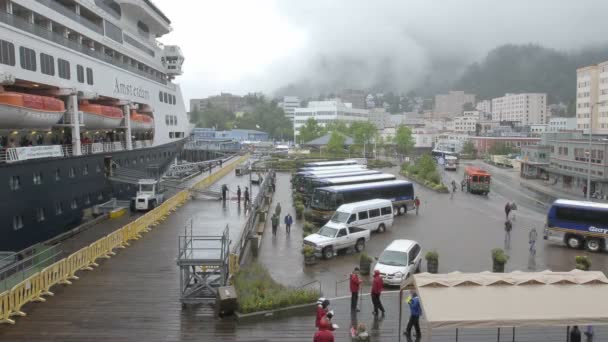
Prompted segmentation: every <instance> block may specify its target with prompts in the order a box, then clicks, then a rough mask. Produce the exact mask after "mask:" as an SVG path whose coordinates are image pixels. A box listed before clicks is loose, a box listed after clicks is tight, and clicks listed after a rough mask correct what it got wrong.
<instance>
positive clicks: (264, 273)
mask: <svg viewBox="0 0 608 342" xmlns="http://www.w3.org/2000/svg"><path fill="white" fill-rule="evenodd" d="M234 286H235V288H236V291H237V295H238V302H239V311H240V312H241V313H252V312H258V311H265V310H274V309H279V308H284V307H288V306H293V305H300V304H309V303H314V302H316V300H317V298H319V297H320V296H321V294H320V293H319V291H317V290H311V289H295V288H291V287H286V286H283V285H281V284H279V283H277V282H275V281H274V279H272V277H271V276H270V273H268V270H267V269H266V268H264V267H263V266H262V265H260V264H258V263H253V264H250V265H248V266H246V267H242V268H241V269H240V270H239V271H238V272H237V273H236V274H235V275H234Z"/></svg>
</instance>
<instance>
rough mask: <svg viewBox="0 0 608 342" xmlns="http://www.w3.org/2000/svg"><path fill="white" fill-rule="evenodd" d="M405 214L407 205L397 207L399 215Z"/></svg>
mask: <svg viewBox="0 0 608 342" xmlns="http://www.w3.org/2000/svg"><path fill="white" fill-rule="evenodd" d="M405 214H407V206H405V205H404V206H403V207H400V208H399V215H405Z"/></svg>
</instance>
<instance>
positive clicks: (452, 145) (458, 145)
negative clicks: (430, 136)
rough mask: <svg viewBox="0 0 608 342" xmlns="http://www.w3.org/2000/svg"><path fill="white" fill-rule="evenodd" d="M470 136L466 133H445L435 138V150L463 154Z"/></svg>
mask: <svg viewBox="0 0 608 342" xmlns="http://www.w3.org/2000/svg"><path fill="white" fill-rule="evenodd" d="M469 138H470V136H469V135H468V134H464V133H453V132H444V133H439V134H438V135H437V136H436V137H435V148H436V149H438V150H441V151H453V152H458V153H460V152H462V146H463V145H464V143H465V142H467V141H468V140H469Z"/></svg>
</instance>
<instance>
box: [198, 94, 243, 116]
mask: <svg viewBox="0 0 608 342" xmlns="http://www.w3.org/2000/svg"><path fill="white" fill-rule="evenodd" d="M246 104H247V102H246V100H245V98H244V97H243V96H238V95H232V94H230V93H221V94H220V95H216V96H209V97H207V98H205V99H191V100H190V111H191V112H200V111H203V110H205V108H207V107H215V108H221V109H225V110H227V111H229V112H238V111H240V110H241V109H242V108H243V107H245V106H246Z"/></svg>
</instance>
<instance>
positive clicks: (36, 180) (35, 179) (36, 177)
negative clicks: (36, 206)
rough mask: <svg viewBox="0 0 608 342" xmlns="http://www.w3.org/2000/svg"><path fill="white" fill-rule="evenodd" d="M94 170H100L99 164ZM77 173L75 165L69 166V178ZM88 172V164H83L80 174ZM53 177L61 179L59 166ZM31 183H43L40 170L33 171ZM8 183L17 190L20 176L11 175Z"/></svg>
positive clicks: (74, 176) (56, 180)
mask: <svg viewBox="0 0 608 342" xmlns="http://www.w3.org/2000/svg"><path fill="white" fill-rule="evenodd" d="M95 172H96V173H100V172H101V165H96V166H95ZM77 173H78V170H77V168H75V167H71V168H69V169H68V178H70V179H73V178H76V174H77ZM88 174H89V166H88V165H85V166H84V167H83V168H82V175H83V176H86V175H88ZM53 179H54V180H55V182H58V181H60V180H61V169H60V168H57V169H55V175H54V177H53ZM32 183H33V184H34V185H42V184H43V183H44V177H43V176H42V172H40V171H38V172H34V174H33V177H32ZM8 185H9V188H10V189H11V190H12V191H17V190H19V189H21V185H22V183H21V177H20V176H11V177H10V178H9V181H8Z"/></svg>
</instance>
